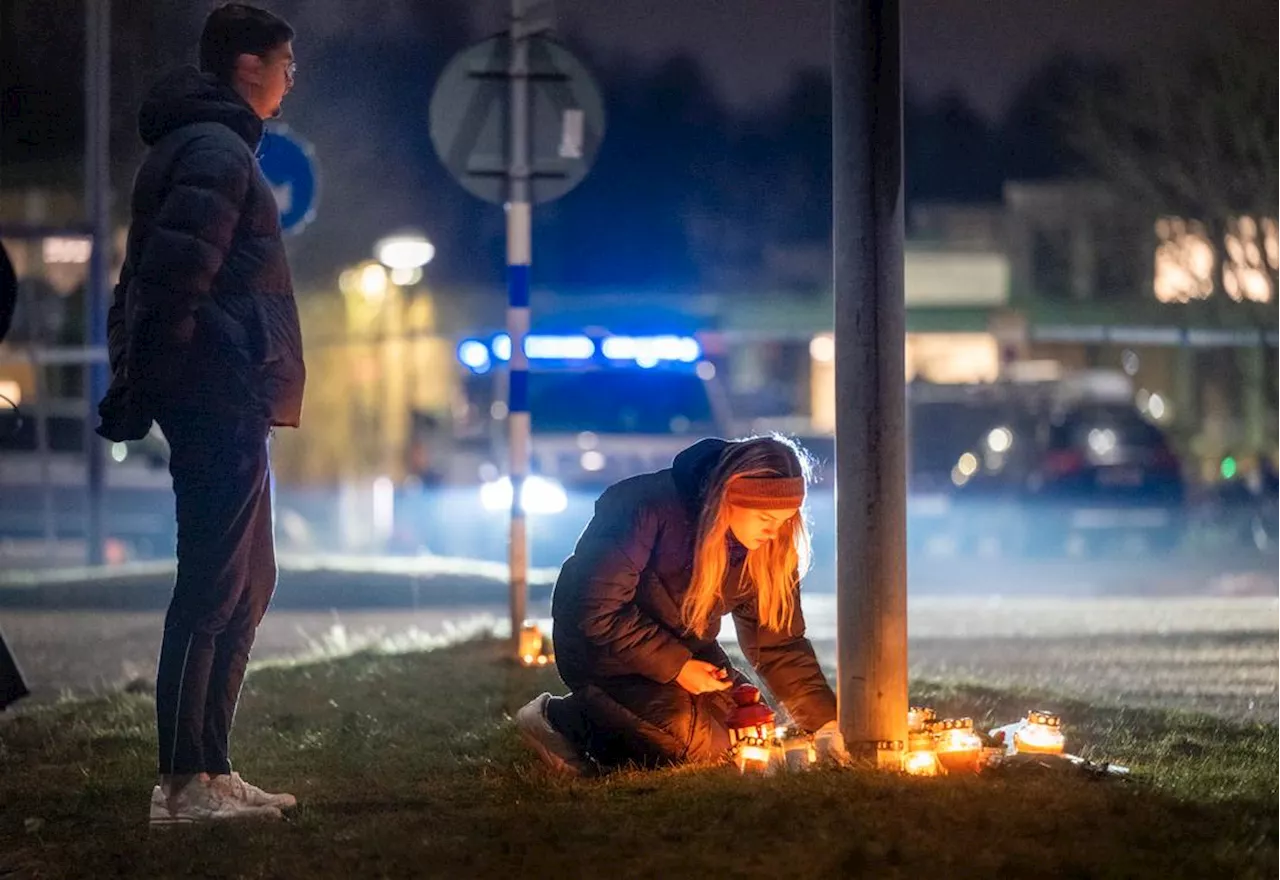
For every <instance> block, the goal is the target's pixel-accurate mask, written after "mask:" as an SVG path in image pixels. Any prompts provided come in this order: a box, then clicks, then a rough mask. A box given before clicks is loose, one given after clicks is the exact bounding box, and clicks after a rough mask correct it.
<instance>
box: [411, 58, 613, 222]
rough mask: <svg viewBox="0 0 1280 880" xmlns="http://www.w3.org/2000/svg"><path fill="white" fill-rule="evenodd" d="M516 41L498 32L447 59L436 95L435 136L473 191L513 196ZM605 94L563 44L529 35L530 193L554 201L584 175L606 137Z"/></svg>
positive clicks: (495, 197)
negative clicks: (511, 71)
mask: <svg viewBox="0 0 1280 880" xmlns="http://www.w3.org/2000/svg"><path fill="white" fill-rule="evenodd" d="M509 47H510V41H509V40H508V38H507V36H506V35H502V36H497V37H492V38H490V39H488V40H484V41H483V42H480V43H476V44H475V45H474V46H471V47H470V48H468V49H464V50H463V51H462V52H459V53H458V54H457V55H455V56H454V57H453V59H452V60H451V61H450V62H449V64H448V65H447V66H446V67H445V70H444V73H442V74H441V75H440V80H439V82H437V83H436V88H435V91H434V92H433V93H432V96H431V105H430V108H429V117H430V122H431V142H432V143H433V144H434V145H435V148H436V153H437V154H438V155H439V156H440V161H441V162H443V163H444V165H445V167H446V168H448V169H449V171H450V172H451V173H452V174H453V176H454V177H455V178H456V179H457V180H458V182H459V183H461V184H462V185H463V186H464V187H466V189H467V190H468V191H469V192H471V193H472V194H473V195H476V196H479V197H480V198H482V199H485V200H486V201H489V202H494V203H496V204H502V203H503V202H505V201H506V200H507V164H508V157H509V153H510V135H509V134H508V132H509V129H508V127H507V120H508V119H509V115H510V114H509V104H510V98H511V86H510V79H509V75H508V72H507V65H508V58H509V54H508V52H509ZM604 122H605V119H604V100H603V99H602V97H601V95H600V88H599V86H598V85H596V82H595V79H594V78H593V77H592V76H591V74H590V73H589V72H588V71H587V69H586V67H584V66H583V64H582V62H581V61H579V60H578V59H577V58H575V57H574V56H573V54H572V53H570V52H569V50H568V49H566V48H565V47H564V46H562V45H560V44H559V43H557V42H555V41H553V40H550V39H548V38H546V37H541V36H535V37H530V38H529V159H530V165H531V168H530V181H529V191H530V192H529V196H530V199H531V200H532V201H533V202H535V203H538V202H549V201H551V200H553V199H557V198H559V197H560V196H562V195H564V194H565V193H567V192H569V190H571V189H573V188H574V187H575V186H577V185H578V183H579V182H580V181H581V180H582V178H584V177H586V175H587V171H588V170H590V168H591V163H592V162H594V161H595V157H596V153H598V152H599V150H600V142H601V141H602V140H603V138H604Z"/></svg>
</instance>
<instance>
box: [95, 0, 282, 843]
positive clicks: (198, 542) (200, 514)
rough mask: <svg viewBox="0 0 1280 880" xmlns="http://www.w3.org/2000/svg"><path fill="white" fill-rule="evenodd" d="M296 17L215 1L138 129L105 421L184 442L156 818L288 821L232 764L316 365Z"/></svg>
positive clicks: (174, 447)
mask: <svg viewBox="0 0 1280 880" xmlns="http://www.w3.org/2000/svg"><path fill="white" fill-rule="evenodd" d="M292 40H293V29H292V28H291V27H290V26H289V25H288V23H286V22H285V21H284V20H282V19H280V18H278V17H276V16H275V15H273V14H271V13H270V12H267V11H265V10H262V9H257V8H255V7H252V6H246V5H243V4H239V3H229V4H226V5H224V6H221V7H219V8H217V9H215V10H214V11H213V12H212V13H210V15H209V17H208V18H207V19H206V21H205V24H204V30H203V32H202V34H201V36H200V68H199V69H196V68H195V67H183V68H181V69H178V70H176V71H174V72H172V73H170V74H169V75H167V76H165V77H163V78H162V79H161V80H160V81H159V82H158V83H156V85H155V86H154V87H153V88H152V89H151V91H150V93H149V94H148V95H147V97H146V99H145V100H144V102H143V104H142V109H141V112H140V113H139V119H138V128H139V131H140V133H141V135H142V139H143V141H144V142H146V144H147V145H148V147H149V148H150V149H149V151H148V153H147V156H146V158H145V159H144V161H143V163H142V167H141V168H140V169H139V171H138V174H137V177H136V178H135V180H134V188H133V197H132V219H133V222H132V225H131V227H130V229H129V243H128V253H127V255H126V260H125V265H124V268H123V269H122V271H121V278H120V284H118V285H117V287H116V290H115V294H114V297H113V302H112V306H111V310H110V313H109V316H108V341H109V348H110V358H111V368H112V372H113V376H114V378H113V382H112V390H111V392H109V393H108V396H107V397H106V398H105V399H104V401H103V403H102V406H101V408H100V411H101V413H102V416H103V425H102V427H101V428H100V429H99V432H100V433H103V434H104V435H105V436H108V437H111V434H112V432H113V431H117V432H118V430H119V429H120V426H121V425H124V430H125V431H126V433H130V434H136V433H137V431H138V430H144V431H145V429H146V428H147V427H149V426H150V423H151V420H152V419H153V418H154V420H155V421H156V422H157V423H158V424H159V425H160V428H161V430H162V431H163V432H164V435H165V437H166V439H167V440H168V442H169V446H170V449H171V451H172V455H171V458H170V462H169V472H170V474H172V476H173V489H174V495H175V496H176V499H177V522H178V548H177V555H178V575H177V581H176V583H175V585H174V589H173V597H172V600H171V602H170V604H169V610H168V613H167V614H166V616H165V624H164V638H163V641H162V643H161V648H160V658H159V663H158V668H157V671H156V726H157V732H158V737H157V738H158V743H159V763H158V770H159V774H160V780H159V785H157V786H156V787H155V789H154V790H153V792H152V798H151V823H152V824H153V825H163V824H171V823H181V822H198V821H208V820H221V819H235V818H241V817H248V816H256V817H262V818H278V817H279V816H280V812H279V808H281V807H287V806H292V805H293V804H294V803H295V799H294V797H293V796H292V795H288V794H268V793H267V792H264V791H263V790H262V789H260V788H258V787H256V786H254V785H251V784H249V783H248V782H245V781H244V780H243V779H242V778H241V777H240V775H239V774H238V773H236V772H234V771H233V770H232V767H231V760H230V756H229V739H230V733H231V725H232V721H233V719H234V717H235V708H236V703H237V701H238V699H239V695H240V685H241V682H242V681H243V679H244V674H245V666H246V664H247V663H248V660H249V651H250V648H251V647H252V645H253V640H254V633H255V631H256V630H257V627H258V624H259V622H260V621H261V620H262V616H263V614H264V613H265V612H266V610H267V604H268V602H269V601H270V599H271V594H272V592H273V591H274V589H275V584H276V561H275V548H274V537H273V534H272V526H273V523H272V510H271V467H270V460H269V457H268V440H269V435H270V432H271V429H272V428H273V427H274V426H289V427H296V426H297V425H298V422H299V418H300V416H301V410H302V391H303V383H304V379H305V369H304V366H303V361H302V338H301V331H300V328H299V322H298V310H297V305H296V303H295V302H294V298H293V286H292V281H291V280H290V275H289V266H288V263H287V261H286V258H285V250H284V243H283V241H282V237H281V230H280V216H279V210H278V208H277V206H276V202H275V199H274V197H273V195H272V192H271V187H270V186H269V185H268V183H267V181H266V179H265V178H264V177H263V176H262V172H261V170H260V169H259V167H258V163H257V161H256V158H255V156H254V151H255V149H256V148H257V146H258V144H259V142H260V141H261V139H262V131H263V120H265V119H268V118H271V117H273V116H276V115H278V114H279V112H280V107H281V101H282V100H283V99H284V96H285V95H286V94H288V92H289V90H290V89H291V88H292V87H293V77H294V70H295V65H294V60H293V44H292Z"/></svg>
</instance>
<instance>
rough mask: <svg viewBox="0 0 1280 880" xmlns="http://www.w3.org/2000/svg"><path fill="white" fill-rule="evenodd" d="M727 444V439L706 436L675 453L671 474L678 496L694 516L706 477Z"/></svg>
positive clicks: (704, 490) (700, 505) (699, 505)
mask: <svg viewBox="0 0 1280 880" xmlns="http://www.w3.org/2000/svg"><path fill="white" fill-rule="evenodd" d="M728 446H729V441H727V440H720V439H718V438H716V437H708V438H707V439H706V440H699V441H698V442H697V443H695V444H693V445H692V446H690V447H689V448H688V449H686V450H684V451H683V452H681V453H680V454H679V455H677V456H676V459H675V461H674V462H673V463H672V465H671V474H672V476H673V477H674V478H675V481H676V489H677V490H678V491H679V492H680V498H681V499H682V500H683V501H684V503H685V506H686V507H687V508H688V509H689V510H690V512H692V513H693V514H694V516H695V518H696V516H697V511H698V510H699V509H701V507H702V496H703V494H704V493H705V492H706V484H707V478H708V477H710V476H711V471H712V470H713V469H714V468H715V466H716V464H717V463H718V462H719V461H720V456H721V455H723V454H724V451H725V449H726V448H728Z"/></svg>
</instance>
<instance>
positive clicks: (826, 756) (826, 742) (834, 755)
mask: <svg viewBox="0 0 1280 880" xmlns="http://www.w3.org/2000/svg"><path fill="white" fill-rule="evenodd" d="M813 745H814V748H815V749H817V752H818V761H819V763H829V762H834V763H836V764H839V765H841V766H848V765H849V764H851V763H853V759H852V758H850V757H849V750H848V749H847V748H845V745H844V734H843V733H841V732H840V724H839V722H837V721H828V722H827V723H826V724H824V725H822V726H821V727H819V728H818V729H817V730H816V731H815V732H814V734H813Z"/></svg>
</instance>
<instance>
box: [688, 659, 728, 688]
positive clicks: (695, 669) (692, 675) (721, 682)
mask: <svg viewBox="0 0 1280 880" xmlns="http://www.w3.org/2000/svg"><path fill="white" fill-rule="evenodd" d="M676 684H678V685H680V687H682V688H684V689H685V690H686V691H688V692H689V693H691V694H709V693H711V692H713V691H725V690H728V689H729V688H731V687H733V679H732V678H731V677H730V676H729V672H728V670H725V669H721V668H720V667H719V666H716V665H715V664H714V663H708V662H706V661H705V660H686V661H685V663H684V666H682V667H680V674H679V675H677V676H676Z"/></svg>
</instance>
